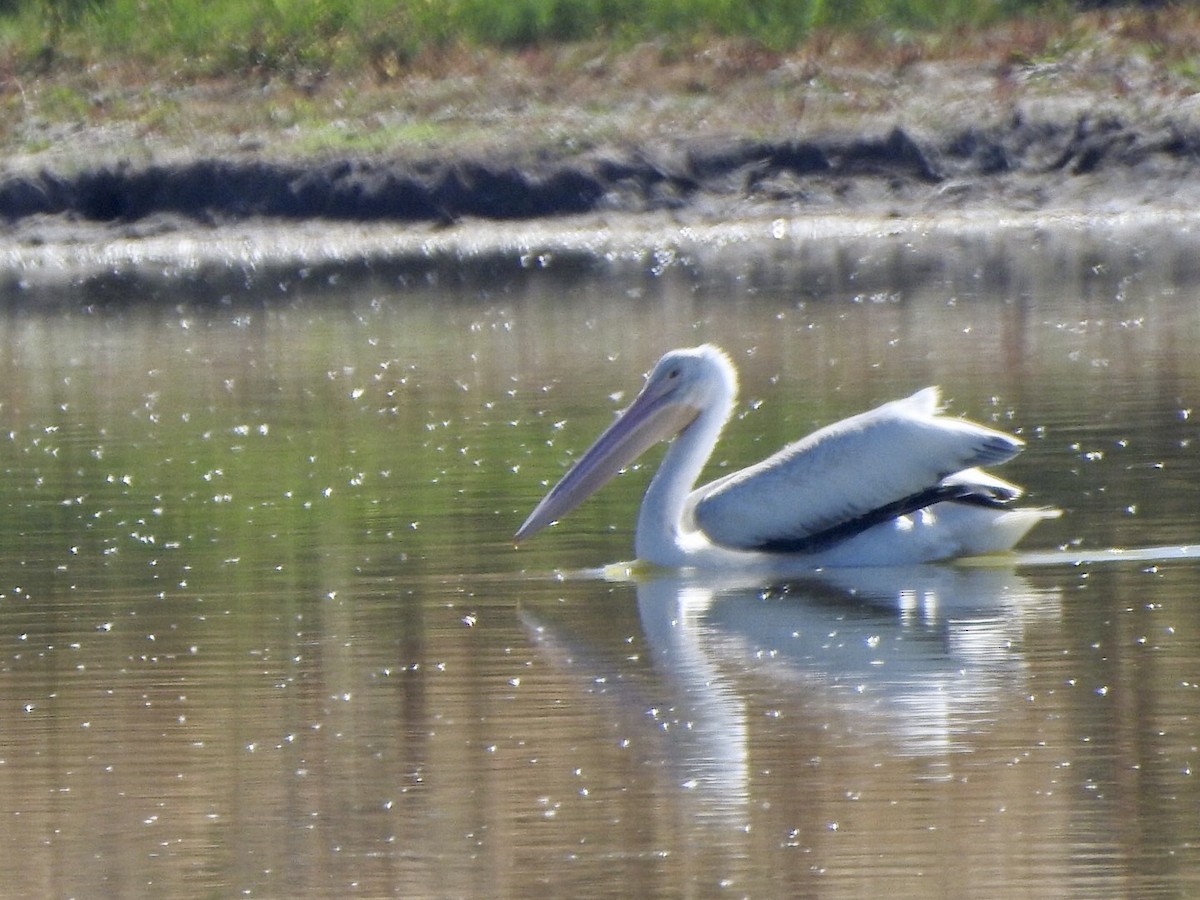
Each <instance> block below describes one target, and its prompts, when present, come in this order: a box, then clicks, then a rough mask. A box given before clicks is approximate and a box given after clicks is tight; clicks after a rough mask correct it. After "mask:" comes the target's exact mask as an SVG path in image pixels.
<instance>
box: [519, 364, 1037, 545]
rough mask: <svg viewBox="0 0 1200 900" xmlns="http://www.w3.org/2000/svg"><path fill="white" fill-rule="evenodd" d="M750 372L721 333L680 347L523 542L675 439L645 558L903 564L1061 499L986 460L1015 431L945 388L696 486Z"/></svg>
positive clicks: (1029, 523)
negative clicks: (1034, 496) (719, 344)
mask: <svg viewBox="0 0 1200 900" xmlns="http://www.w3.org/2000/svg"><path fill="white" fill-rule="evenodd" d="M736 394H737V373H736V371H735V370H734V367H733V364H732V363H731V362H730V361H729V357H727V356H726V355H725V354H724V353H723V352H722V351H721V350H719V349H717V348H716V347H713V346H711V345H707V344H706V345H704V346H701V347H695V348H693V349H689V350H672V351H671V352H670V353H668V354H666V355H665V356H664V357H663V358H662V359H660V360H659V361H658V363H657V364H656V365H655V366H654V368H653V369H652V370H651V372H650V374H649V376H647V378H646V384H645V386H644V387H643V388H642V390H641V393H639V394H638V395H637V397H636V398H635V399H634V401H633V403H632V404H630V405H629V407H628V408H627V409H626V410H625V411H624V412H623V413H621V414H620V416H618V418H617V419H616V421H614V422H613V423H612V425H610V426H609V427H608V428H607V429H606V430H605V431H604V433H603V434H601V435H600V437H599V438H597V440H596V442H595V443H594V444H592V446H591V447H590V448H589V449H588V450H587V452H586V453H584V454H583V456H582V457H580V458H579V460H578V461H577V462H576V463H575V465H574V466H572V467H571V469H570V471H568V472H567V474H566V475H565V476H563V478H562V480H561V481H559V482H558V484H556V485H555V486H554V487H553V488H551V490H550V492H549V493H548V494H546V496H545V497H543V498H542V500H541V502H540V503H538V505H537V506H536V507H535V508H534V510H533V512H532V513H530V514H529V518H528V519H526V520H525V524H523V525H522V526H521V527H520V529H519V530H518V531H517V533H516V536H515V540H516V541H517V542H518V543H519V542H520V541H522V540H525V539H526V538H528V537H530V536H532V535H533V534H534V533H535V532H537V531H539V530H540V529H542V528H544V527H545V526H546V525H548V524H550V523H551V522H552V521H554V520H556V519H558V518H560V517H561V516H563V515H565V514H566V513H568V512H570V511H571V510H572V509H574V508H575V507H576V506H577V505H579V504H580V503H581V502H583V500H584V499H586V498H587V497H588V496H589V495H591V494H592V493H593V492H594V491H596V490H597V489H598V488H600V487H601V486H602V485H603V484H604V483H605V482H607V481H608V480H609V479H610V478H612V477H613V476H614V475H615V474H617V472H619V471H620V470H621V469H622V468H624V467H625V466H626V465H628V464H629V463H630V462H632V461H633V460H634V459H635V458H637V457H638V456H639V455H641V454H642V453H643V452H644V451H646V450H647V449H648V448H650V447H652V446H653V445H654V444H656V443H658V442H659V441H662V440H668V439H672V438H673V440H672V441H671V445H670V447H669V448H668V450H667V453H666V455H665V456H664V457H663V461H662V465H661V466H659V469H658V472H657V473H655V475H654V478H653V479H651V481H650V486H649V488H647V490H646V496H645V499H644V500H643V501H642V508H641V512H640V513H639V515H638V522H637V532H636V536H635V539H634V547H635V550H636V552H637V557H638V559H639V560H642V561H644V562H648V563H653V564H656V565H660V566H672V567H697V568H721V569H729V568H748V567H754V568H759V567H767V568H796V567H809V566H831V565H900V564H906V563H915V562H934V561H937V560H945V559H952V558H955V557H960V556H974V555H979V554H984V553H998V552H1003V551H1006V550H1011V549H1012V547H1013V546H1014V545H1015V544H1016V543H1017V541H1019V540H1020V539H1021V538H1022V537H1024V535H1025V533H1026V532H1028V531H1029V530H1030V529H1031V528H1032V527H1033V526H1034V525H1036V524H1037V523H1038V522H1039V521H1041V520H1042V519H1047V518H1053V517H1055V516H1057V515H1058V514H1059V511H1058V510H1053V509H1030V508H1024V509H1018V508H1013V507H1012V505H1011V504H1012V502H1013V501H1014V500H1016V498H1017V497H1019V496H1020V495H1021V489H1020V488H1019V487H1017V486H1016V485H1014V484H1010V483H1008V482H1006V481H1002V480H1001V479H999V478H996V477H994V476H992V475H989V474H987V473H985V472H983V471H981V470H979V469H978V468H976V467H977V466H983V465H988V464H994V463H1002V462H1005V461H1007V460H1009V459H1011V458H1012V457H1014V456H1015V455H1016V454H1017V453H1019V452H1020V451H1021V448H1022V447H1023V446H1024V443H1023V442H1022V441H1021V440H1020V439H1018V438H1015V437H1012V436H1010V435H1007V434H1004V433H1002V432H999V431H995V430H993V429H991V428H986V427H984V426H982V425H977V424H975V423H974V422H968V421H966V420H965V419H955V418H949V417H946V416H943V415H940V412H941V410H940V408H939V406H938V391H937V388H932V387H931V388H926V389H924V390H922V391H918V392H917V393H915V394H913V395H912V396H911V397H907V398H905V399H903V400H895V401H893V402H891V403H885V404H884V405H882V406H880V407H877V408H876V409H872V410H870V411H868V412H865V413H861V414H859V415H856V416H853V417H851V418H849V419H844V420H842V421H841V422H837V423H835V424H833V425H828V426H826V427H824V428H822V429H820V430H818V431H816V432H814V433H813V434H811V435H809V436H808V437H806V438H804V439H803V440H800V441H797V442H796V443H794V444H790V445H788V446H787V447H784V448H783V449H782V450H780V451H779V452H778V453H776V454H774V455H773V456H770V457H768V458H767V459H765V460H763V461H762V462H760V463H758V464H757V465H753V466H750V467H749V468H746V469H742V470H741V471H738V472H732V473H730V474H728V475H725V476H724V477H722V478H718V479H717V480H716V481H713V482H711V483H709V484H706V485H704V486H702V487H699V488H695V489H693V485H694V484H695V482H696V479H697V478H698V477H699V475H700V472H701V470H702V469H703V467H704V464H705V462H707V460H708V458H709V455H710V454H711V453H712V450H713V447H714V446H715V445H716V443H717V439H718V438H719V436H720V434H721V430H722V429H723V428H724V426H725V422H726V420H727V419H728V418H729V414H730V412H731V411H732V410H733V405H734V399H735V397H736Z"/></svg>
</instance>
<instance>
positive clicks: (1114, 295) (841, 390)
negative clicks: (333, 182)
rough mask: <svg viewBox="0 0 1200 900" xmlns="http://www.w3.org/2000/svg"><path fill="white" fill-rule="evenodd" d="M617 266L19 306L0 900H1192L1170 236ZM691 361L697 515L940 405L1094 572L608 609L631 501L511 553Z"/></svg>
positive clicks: (609, 492) (1181, 428)
mask: <svg viewBox="0 0 1200 900" xmlns="http://www.w3.org/2000/svg"><path fill="white" fill-rule="evenodd" d="M760 231H761V233H760ZM607 240H608V243H605V240H600V241H599V242H598V243H597V245H596V246H589V247H580V248H576V249H574V250H572V248H570V247H568V246H554V247H552V248H550V249H549V250H546V251H545V252H541V251H538V249H537V248H536V247H534V248H532V249H530V248H528V247H527V248H523V249H521V250H520V252H516V251H512V252H509V251H508V250H501V251H495V250H494V248H493V250H492V251H489V252H487V253H483V252H480V253H463V254H457V255H456V254H455V253H453V252H443V251H437V252H432V253H431V255H430V256H429V257H427V258H424V259H420V260H417V261H409V262H403V263H401V262H394V261H388V260H387V259H386V258H381V257H376V258H374V259H372V260H370V261H369V263H361V264H356V265H341V264H338V265H334V264H324V265H307V264H306V265H305V266H297V267H295V268H286V267H285V268H283V269H272V268H270V267H264V266H262V265H261V264H258V263H256V264H255V265H253V266H251V265H246V264H243V263H244V260H243V261H242V262H237V263H236V264H235V263H230V264H228V265H226V266H224V267H221V266H215V267H213V266H210V267H208V268H201V269H200V270H189V271H168V272H165V273H164V272H151V271H150V270H146V271H137V270H134V271H130V270H122V271H121V272H119V273H117V274H114V275H111V276H96V277H90V278H86V279H82V278H81V279H75V280H66V281H64V282H62V283H60V284H58V285H57V286H52V285H51V286H48V285H38V286H31V285H30V284H28V283H25V284H23V285H19V284H18V282H20V281H21V279H20V278H19V277H18V276H13V277H12V278H10V279H9V280H8V281H6V282H5V283H6V284H7V285H8V287H7V288H6V289H5V290H6V291H7V292H6V293H5V294H4V310H5V311H4V312H3V314H2V318H0V368H2V371H3V376H4V378H3V383H4V390H3V393H2V394H0V423H2V424H3V427H2V428H0V436H3V437H5V438H6V440H5V441H4V443H3V452H2V454H0V460H2V465H3V467H4V480H3V487H2V494H0V516H2V517H3V518H4V531H5V534H6V540H5V541H4V543H3V546H2V548H0V798H2V800H0V851H2V852H0V877H2V878H3V883H4V885H5V887H4V891H5V892H8V893H11V894H12V895H14V896H18V895H20V896H47V897H50V896H62V897H68V896H81V897H88V896H122V897H127V896H139V895H154V896H203V895H208V896H234V895H244V896H271V897H279V896H296V895H328V896H354V895H360V896H414V897H415V896H447V897H453V896H482V895H488V896H513V897H524V896H529V895H530V894H531V893H535V892H540V893H543V894H550V895H553V896H612V897H628V896H678V895H687V896H709V895H720V896H755V897H759V896H783V895H790V896H804V895H818V894H819V895H821V896H827V897H839V896H845V897H861V896H870V895H872V894H875V893H878V892H879V891H880V890H884V889H886V890H887V892H888V893H889V895H892V896H897V897H916V896H922V897H924V896H931V895H932V896H955V897H960V896H980V897H995V896H1022V895H1028V896H1038V897H1044V896H1057V897H1094V896H1120V895H1125V896H1139V897H1151V896H1166V897H1177V896H1186V895H1192V894H1195V893H1197V892H1200V812H1198V810H1200V786H1198V785H1200V775H1197V774H1195V769H1196V768H1197V767H1198V766H1200V602H1198V598H1200V563H1198V562H1197V561H1196V559H1195V558H1194V557H1193V558H1189V557H1188V555H1187V553H1183V554H1182V558H1171V555H1172V554H1171V553H1169V552H1167V551H1164V552H1163V553H1162V554H1157V553H1151V554H1150V557H1151V558H1149V559H1141V558H1139V559H1135V560H1128V561H1119V560H1117V561H1114V560H1109V559H1104V558H1103V557H1104V555H1105V554H1104V551H1106V550H1108V549H1110V548H1131V547H1134V548H1136V547H1175V546H1178V545H1188V544H1196V543H1200V514H1198V510H1200V305H1198V304H1197V302H1196V296H1197V293H1198V291H1200V256H1198V255H1197V254H1196V252H1195V247H1196V240H1197V235H1196V233H1195V232H1194V231H1193V229H1192V227H1191V226H1190V225H1187V224H1186V223H1182V224H1181V223H1174V224H1173V225H1171V226H1170V227H1160V228H1148V227H1146V226H1145V223H1133V224H1131V225H1123V224H1118V225H1115V226H1113V227H1104V228H1099V227H1097V228H1092V229H1085V228H1081V227H1079V226H1078V225H1073V224H1069V223H1068V224H1064V225H1062V226H1060V227H1048V226H1047V225H1046V223H1042V224H1041V225H1039V226H1037V227H1034V226H1021V227H1016V226H1014V227H1011V228H1008V229H1001V230H989V229H984V228H979V227H962V228H943V229H941V230H939V231H936V232H933V233H929V234H925V233H922V232H920V231H919V230H911V229H905V228H900V227H897V228H895V229H892V230H890V231H889V233H887V234H880V233H874V232H870V230H869V229H868V230H864V231H863V233H856V232H854V230H853V229H851V230H848V231H847V232H846V233H845V234H842V235H841V236H839V237H833V236H827V235H815V234H812V233H809V232H806V227H805V225H804V224H803V223H801V222H797V223H791V224H790V225H789V224H788V223H774V225H771V224H767V225H764V226H762V228H761V229H760V230H756V229H755V228H754V227H751V226H747V227H746V228H745V229H743V230H741V231H737V232H730V233H726V234H723V235H717V234H706V235H697V234H694V233H689V232H676V233H675V234H674V236H673V237H671V238H670V239H665V238H662V237H659V238H655V239H654V240H648V241H646V242H645V243H644V245H641V246H639V245H637V242H636V241H632V242H631V241H625V242H621V241H617V240H616V239H611V238H610V239H607ZM700 341H713V342H717V343H720V344H721V345H723V346H724V347H725V348H726V349H727V350H728V351H729V352H730V353H731V355H732V356H733V357H734V359H735V360H736V361H737V363H738V365H739V367H740V369H741V372H742V403H741V404H740V406H739V411H738V415H737V418H736V419H735V421H734V422H733V423H731V426H730V428H729V430H728V434H727V437H726V440H725V441H724V442H723V444H722V445H721V446H720V447H719V448H718V451H717V455H716V458H715V460H714V468H713V471H714V473H716V472H719V471H720V468H719V467H720V466H723V465H740V464H745V463H748V462H750V461H753V460H754V459H756V458H758V457H760V456H762V455H765V454H766V453H768V452H770V451H772V450H774V449H776V448H777V447H778V446H779V445H781V444H782V443H784V442H785V441H787V440H790V439H793V438H795V437H797V436H799V435H801V434H803V433H805V432H806V431H808V430H810V429H811V428H812V427H814V426H816V425H818V424H821V423H824V422H827V421H830V420H832V419H835V418H838V417H840V416H843V415H847V414H850V413H852V412H855V411H858V410H860V409H862V408H864V407H865V406H868V405H870V404H874V403H877V402H880V401H882V400H885V399H890V398H893V397H897V396H900V395H903V394H905V393H908V392H911V391H913V390H915V389H916V388H919V387H922V386H924V385H926V384H935V383H936V384H941V385H942V386H943V388H944V390H945V394H946V396H947V397H948V398H949V399H950V401H951V403H952V408H953V409H954V410H955V411H957V412H961V413H963V414H967V415H970V416H971V417H973V418H977V419H980V420H985V421H992V422H995V423H997V424H998V425H999V426H1001V427H1004V428H1006V429H1010V430H1013V431H1017V432H1019V433H1021V434H1022V435H1023V436H1024V437H1025V438H1026V440H1027V441H1028V444H1029V446H1028V449H1027V451H1026V452H1025V453H1024V454H1023V455H1022V456H1021V457H1019V458H1018V459H1017V460H1015V461H1014V462H1013V463H1011V464H1009V465H1008V466H1007V467H1005V472H1004V474H1006V476H1009V477H1012V478H1013V479H1015V480H1017V481H1019V482H1022V483H1024V484H1025V485H1027V487H1028V488H1029V492H1030V496H1031V498H1032V501H1033V502H1034V503H1039V504H1053V505H1057V506H1060V507H1062V508H1063V509H1064V510H1065V515H1064V517H1063V518H1062V519H1060V520H1059V521H1056V522H1050V523H1046V524H1045V525H1043V526H1041V527H1039V529H1038V530H1037V531H1035V532H1034V533H1033V534H1032V535H1031V536H1030V538H1029V539H1028V540H1027V541H1026V547H1027V548H1028V549H1030V550H1032V551H1055V552H1058V551H1068V552H1069V553H1070V554H1072V555H1077V556H1078V557H1079V558H1081V559H1084V560H1086V561H1084V562H1082V563H1074V564H1073V563H1070V562H1056V561H1054V560H1055V559H1056V558H1055V557H1039V556H1036V555H1035V556H1032V557H1029V558H1018V559H1017V560H1014V562H1013V563H1012V564H1011V565H1002V566H996V567H989V568H964V567H951V566H944V567H928V568H918V569H913V570H904V571H894V570H851V571H844V572H831V573H826V574H824V575H816V574H814V575H813V576H812V577H811V578H807V579H797V580H795V581H792V582H789V583H782V584H766V583H754V582H752V581H742V582H736V581H725V580H722V579H719V578H709V579H700V580H681V579H679V578H669V577H660V578H657V579H653V580H643V581H640V582H633V581H622V580H606V579H605V578H603V577H599V576H598V575H597V574H595V568H596V567H598V566H602V565H603V564H605V563H610V562H614V561H617V560H622V559H627V558H628V556H629V554H630V552H631V551H630V548H631V545H632V523H633V520H634V517H635V513H636V508H637V503H638V500H639V498H640V493H641V490H642V489H643V487H644V485H645V482H646V479H647V472H648V470H649V469H651V468H652V467H653V465H654V464H655V463H656V461H657V455H655V456H653V457H651V458H650V459H648V460H647V461H646V463H645V465H644V466H643V467H639V468H638V469H636V470H634V471H632V472H630V473H629V474H628V475H626V476H625V477H623V478H620V479H618V480H617V481H616V482H615V483H614V484H613V485H611V486H609V487H608V488H607V489H605V491H603V492H602V493H601V494H599V495H598V496H596V497H595V498H593V500H592V501H590V502H589V503H588V504H587V505H585V506H584V507H582V508H581V509H579V510H578V511H577V512H576V513H574V514H572V515H571V516H570V517H568V518H567V519H566V520H565V521H564V522H563V523H562V524H560V525H559V526H557V527H556V528H552V529H550V530H549V531H548V532H546V533H544V534H542V535H539V536H538V538H536V539H535V540H534V541H533V542H531V543H530V544H529V545H528V546H527V547H522V548H521V550H520V551H515V550H513V548H512V546H511V542H510V535H511V534H512V532H513V530H514V529H515V528H516V526H517V525H518V524H519V523H520V521H521V520H522V519H523V518H524V516H525V514H526V513H527V512H528V511H529V509H530V508H531V507H532V505H533V504H534V503H535V502H536V500H537V499H538V498H539V497H540V495H541V493H542V492H543V490H544V488H545V485H546V484H547V483H548V482H550V481H553V480H554V479H556V478H557V477H558V476H559V475H560V474H561V472H562V471H563V467H564V466H565V465H566V464H567V463H568V461H569V459H570V456H571V454H573V453H578V452H579V451H580V450H582V449H583V448H584V447H585V446H586V445H587V444H588V443H589V442H590V440H591V438H592V437H593V436H594V435H595V434H596V433H597V432H598V431H599V429H600V428H601V427H602V426H603V425H604V424H606V423H607V422H608V421H609V420H610V418H611V415H612V413H613V412H614V411H615V410H616V409H619V408H620V407H621V406H622V405H624V404H625V403H627V402H628V401H629V399H630V398H631V397H632V395H633V393H634V392H635V391H636V390H637V388H638V386H639V384H640V381H641V373H642V372H644V371H645V370H646V369H647V368H648V367H649V366H650V365H651V364H652V363H653V362H654V360H655V359H656V358H657V357H658V356H659V355H660V353H661V352H662V351H663V350H664V349H667V348H669V347H673V346H679V345H688V344H694V343H697V342H700ZM1176 555H1179V554H1176Z"/></svg>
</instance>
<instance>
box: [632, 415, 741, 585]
mask: <svg viewBox="0 0 1200 900" xmlns="http://www.w3.org/2000/svg"><path fill="white" fill-rule="evenodd" d="M732 410H733V398H732V397H722V398H720V400H719V401H717V402H714V403H713V404H711V405H709V406H708V407H707V408H706V409H705V410H703V411H702V412H701V413H700V415H698V416H697V417H696V418H695V419H694V420H693V421H692V423H691V424H690V425H688V426H687V427H686V428H685V429H683V431H681V432H679V434H678V435H677V436H676V437H675V439H674V440H673V441H671V443H670V444H669V445H668V447H667V453H666V455H665V456H664V457H663V461H662V464H661V465H659V467H658V471H657V472H655V473H654V477H653V478H652V479H650V486H649V487H648V488H647V489H646V496H645V497H644V498H643V499H642V508H641V511H640V512H639V513H638V523H637V533H636V535H635V537H634V550H635V551H636V553H637V556H638V559H642V560H646V561H647V562H652V563H658V564H659V565H680V564H682V563H683V561H684V559H683V557H684V555H685V551H684V548H683V547H682V546H681V544H680V539H681V537H682V532H683V531H684V529H685V527H686V524H685V523H684V511H685V509H686V507H687V499H688V495H689V494H690V493H691V491H692V486H693V485H695V483H696V479H698V478H699V477H700V472H701V471H702V470H703V469H704V464H705V463H706V462H708V458H709V456H711V455H712V451H713V448H714V447H716V445H717V440H718V438H720V436H721V430H722V429H723V428H724V427H725V422H726V420H727V419H728V418H729V413H730V412H731V411H732Z"/></svg>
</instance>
